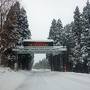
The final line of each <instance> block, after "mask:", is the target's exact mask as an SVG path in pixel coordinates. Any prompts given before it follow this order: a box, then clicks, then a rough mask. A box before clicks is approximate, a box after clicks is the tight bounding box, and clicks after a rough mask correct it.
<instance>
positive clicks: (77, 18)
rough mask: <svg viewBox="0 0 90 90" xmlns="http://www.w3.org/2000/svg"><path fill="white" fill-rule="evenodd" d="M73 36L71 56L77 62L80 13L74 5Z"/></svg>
mask: <svg viewBox="0 0 90 90" xmlns="http://www.w3.org/2000/svg"><path fill="white" fill-rule="evenodd" d="M72 29H73V37H74V41H75V46H74V48H73V56H74V60H75V61H76V62H77V63H78V62H80V61H81V33H82V26H81V14H80V12H79V8H78V7H76V9H75V12H74V26H73V28H72Z"/></svg>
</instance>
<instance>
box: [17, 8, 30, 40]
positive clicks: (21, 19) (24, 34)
mask: <svg viewBox="0 0 90 90" xmlns="http://www.w3.org/2000/svg"><path fill="white" fill-rule="evenodd" d="M17 24H18V29H19V33H20V37H21V38H22V39H27V38H30V36H31V33H30V30H29V25H28V20H27V16H26V11H25V9H24V8H23V7H22V8H21V10H20V14H19V15H18V22H17Z"/></svg>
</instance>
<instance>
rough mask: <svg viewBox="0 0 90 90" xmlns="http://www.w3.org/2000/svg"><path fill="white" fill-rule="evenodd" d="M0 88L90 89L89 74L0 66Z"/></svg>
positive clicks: (2, 89)
mask: <svg viewBox="0 0 90 90" xmlns="http://www.w3.org/2000/svg"><path fill="white" fill-rule="evenodd" d="M0 90H90V74H81V73H73V72H50V70H33V71H30V72H29V71H18V72H14V71H12V70H10V69H7V68H6V69H3V68H0Z"/></svg>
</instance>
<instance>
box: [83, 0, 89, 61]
mask: <svg viewBox="0 0 90 90" xmlns="http://www.w3.org/2000/svg"><path fill="white" fill-rule="evenodd" d="M82 32H83V33H82V58H83V60H87V58H89V57H90V3H89V1H87V4H86V6H85V7H84V9H83V13H82Z"/></svg>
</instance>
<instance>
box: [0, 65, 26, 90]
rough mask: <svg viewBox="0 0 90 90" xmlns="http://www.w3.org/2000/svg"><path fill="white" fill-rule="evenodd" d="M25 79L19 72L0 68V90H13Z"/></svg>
mask: <svg viewBox="0 0 90 90" xmlns="http://www.w3.org/2000/svg"><path fill="white" fill-rule="evenodd" d="M25 78H26V77H25V75H24V74H23V73H21V72H14V71H12V70H11V69H9V68H1V67H0V90H15V89H16V88H17V87H18V86H19V85H20V84H22V83H23V82H24V80H25Z"/></svg>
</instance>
